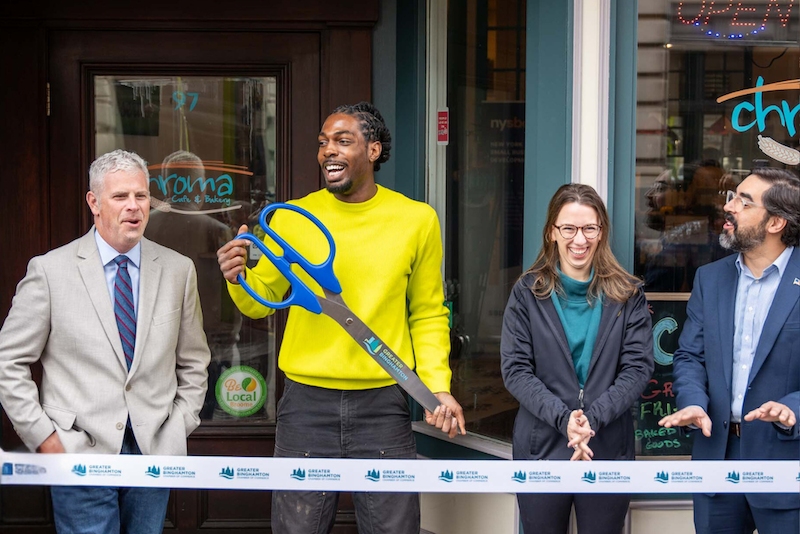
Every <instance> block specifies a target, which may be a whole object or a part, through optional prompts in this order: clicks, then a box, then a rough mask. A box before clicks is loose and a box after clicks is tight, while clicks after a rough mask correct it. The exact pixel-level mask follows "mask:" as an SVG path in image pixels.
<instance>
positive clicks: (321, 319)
mask: <svg viewBox="0 0 800 534" xmlns="http://www.w3.org/2000/svg"><path fill="white" fill-rule="evenodd" d="M390 149H391V135H390V133H389V129H388V128H387V127H386V124H385V123H384V121H383V117H381V115H380V113H379V112H378V110H377V109H375V107H374V106H372V105H371V104H369V103H366V102H361V103H360V104H356V105H354V106H340V107H338V108H336V109H335V110H334V112H333V113H332V114H331V115H330V116H329V117H328V118H327V120H326V121H325V124H324V125H323V127H322V130H321V131H320V133H319V152H318V154H317V159H318V161H319V164H320V167H322V173H323V175H324V177H325V181H326V185H327V187H326V189H323V190H320V191H317V192H316V193H312V194H310V195H308V196H306V197H304V198H302V199H299V200H297V201H293V203H295V204H297V205H298V206H301V207H303V208H305V209H306V210H308V211H309V212H310V213H312V214H313V215H315V216H316V217H317V218H319V220H320V221H322V223H323V224H324V225H325V226H326V227H327V228H328V230H329V231H330V233H331V235H332V236H333V239H334V242H335V243H336V257H335V260H334V272H335V273H336V276H337V277H338V279H339V281H340V283H341V285H342V297H343V298H344V299H345V302H347V304H348V306H349V307H350V308H351V309H352V310H353V311H354V312H355V314H356V315H358V317H360V318H361V319H362V320H363V321H364V322H365V323H366V324H367V325H369V326H370V328H372V329H373V330H374V331H375V332H376V333H377V334H378V335H379V336H380V338H381V339H382V340H383V341H384V342H386V343H387V344H388V345H389V346H390V347H392V349H393V350H394V351H395V352H396V353H397V355H398V356H400V358H401V359H402V360H403V361H404V362H406V363H407V364H408V365H409V366H411V367H412V368H415V370H416V373H417V374H418V375H419V377H420V379H422V381H423V382H424V383H425V385H427V386H428V387H429V388H430V389H431V391H433V392H434V393H435V395H436V397H437V398H438V399H439V401H440V402H441V405H440V406H439V407H438V408H436V411H435V412H434V413H430V412H427V411H426V413H425V416H426V421H427V422H428V424H431V425H433V426H436V427H437V428H440V429H441V430H442V431H443V432H445V433H447V434H449V435H450V437H453V436H455V434H456V433H457V432H458V430H459V428H460V430H461V433H465V432H466V430H465V428H464V425H465V423H464V415H463V411H462V409H461V406H460V405H459V404H458V402H456V400H455V399H454V398H453V396H452V395H450V393H449V390H450V375H451V373H450V368H449V365H448V355H449V352H450V341H449V332H448V320H447V308H446V307H445V306H444V305H443V298H444V293H443V290H442V279H441V262H442V243H441V237H440V230H439V221H438V219H437V217H436V213H435V212H434V211H433V209H432V208H431V207H430V206H428V205H426V204H423V203H420V202H416V201H413V200H410V199H408V198H406V197H405V196H403V195H401V194H399V193H396V192H394V191H391V190H389V189H386V188H383V187H381V186H379V185H377V184H376V183H375V176H374V172H375V171H377V170H378V169H379V168H380V165H381V163H383V162H385V161H387V160H388V159H389V152H390ZM270 226H271V227H272V228H273V229H274V230H275V231H276V232H277V233H278V235H280V236H281V237H283V238H284V239H285V240H286V241H287V242H288V243H289V244H290V245H292V246H293V247H294V248H295V249H296V250H297V251H298V252H299V253H300V254H302V255H303V256H305V257H306V258H307V259H308V260H309V261H311V262H312V263H321V262H322V261H324V260H325V258H327V256H328V253H329V250H328V244H327V241H326V240H325V237H324V236H323V235H322V233H321V232H320V231H319V230H318V229H317V228H316V227H315V226H314V225H313V223H311V222H310V221H308V220H307V219H305V218H303V217H302V216H300V215H298V214H296V213H294V212H290V211H287V210H280V211H278V212H277V213H276V214H275V215H274V216H273V219H272V221H271V223H270ZM246 231H247V226H242V227H241V228H240V229H239V233H240V234H241V233H243V232H246ZM265 242H266V244H267V245H268V246H270V247H271V248H272V249H273V250H275V251H276V252H280V249H279V247H277V245H275V243H273V242H272V241H271V240H270V239H269V238H267V239H266V241H265ZM248 245H249V242H248V241H246V240H241V239H234V240H232V241H231V242H229V243H227V244H226V245H225V246H223V247H222V248H221V249H220V250H219V251H218V253H217V256H218V259H219V264H220V269H221V270H222V273H223V275H224V277H225V279H226V280H227V281H228V291H229V292H230V295H231V297H232V298H233V301H234V302H235V303H236V305H237V306H238V307H239V309H240V310H241V311H242V313H244V314H245V315H247V316H248V317H253V318H259V317H264V316H266V315H268V314H270V313H272V312H273V310H271V309H269V308H265V307H263V306H261V305H260V304H258V303H257V302H255V301H254V300H253V299H251V298H250V296H249V295H247V293H246V292H245V291H244V289H243V288H242V287H241V286H239V284H238V283H237V282H236V277H237V275H239V274H242V275H243V276H244V277H245V278H246V280H247V283H248V284H249V285H250V286H251V287H252V288H253V289H254V290H255V291H256V292H258V293H259V294H261V295H263V296H264V297H265V298H266V299H267V300H271V301H280V300H283V296H284V295H285V294H286V293H287V291H288V290H289V283H288V281H287V280H286V279H285V278H283V277H282V276H281V274H280V273H279V272H278V270H277V269H276V268H275V267H274V266H273V265H272V264H271V263H270V262H269V261H268V260H267V259H262V261H259V263H258V264H257V265H256V266H255V267H254V268H253V269H248V268H246V266H245V262H246V258H247V257H246V248H245V247H247V246H248ZM295 272H296V273H297V274H298V275H299V276H300V278H301V279H302V280H303V281H304V282H305V283H306V284H308V286H309V287H311V288H312V289H314V291H315V292H316V293H317V294H319V295H322V289H321V288H320V287H319V285H318V284H317V283H316V282H314V281H313V280H312V279H311V277H309V276H308V275H307V274H306V273H305V272H303V271H302V270H300V269H296V270H295ZM278 366H279V367H280V369H281V370H282V371H283V372H284V373H285V374H286V386H285V388H284V392H283V397H282V398H281V400H280V402H279V404H278V425H277V435H276V438H275V441H276V443H275V456H277V457H327V458H414V457H416V445H415V442H414V436H413V433H412V431H411V418H410V413H409V409H408V403H407V398H406V396H405V394H404V392H403V390H401V389H400V387H399V386H398V385H397V383H396V382H395V381H394V380H393V379H392V378H391V377H390V376H389V375H388V374H387V373H386V371H384V370H383V369H382V368H381V367H380V365H378V363H377V362H375V361H374V360H373V359H372V358H370V357H369V355H367V354H366V353H365V352H364V350H363V349H362V348H361V347H360V346H359V345H358V344H357V343H356V342H355V341H353V339H352V338H351V337H350V336H349V335H348V334H347V333H346V332H345V331H344V329H342V328H341V327H340V326H339V325H338V324H337V323H336V322H334V321H333V320H332V319H330V318H329V317H327V316H325V315H315V314H313V313H310V312H308V311H306V310H304V309H302V308H300V307H298V306H294V307H292V308H291V311H290V312H289V319H288V322H287V325H286V332H285V333H284V337H283V343H282V345H281V350H280V355H279V358H278ZM353 501H354V504H355V509H356V520H357V522H358V525H359V532H362V533H373V532H375V533H377V532H392V533H397V534H406V533H408V534H411V533H414V534H418V533H419V528H420V526H419V497H418V495H417V494H416V493H355V494H354V495H353ZM337 502H338V495H337V494H336V493H331V492H297V491H291V492H290V491H275V492H273V495H272V528H273V531H274V532H276V533H277V534H295V533H296V534H317V533H325V532H330V531H331V529H332V527H333V522H334V519H335V515H336V508H337Z"/></svg>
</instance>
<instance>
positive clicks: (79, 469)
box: [72, 464, 86, 477]
mask: <svg viewBox="0 0 800 534" xmlns="http://www.w3.org/2000/svg"><path fill="white" fill-rule="evenodd" d="M72 472H73V473H74V474H76V475H78V476H79V477H85V476H86V466H85V465H81V464H76V465H74V466H72Z"/></svg>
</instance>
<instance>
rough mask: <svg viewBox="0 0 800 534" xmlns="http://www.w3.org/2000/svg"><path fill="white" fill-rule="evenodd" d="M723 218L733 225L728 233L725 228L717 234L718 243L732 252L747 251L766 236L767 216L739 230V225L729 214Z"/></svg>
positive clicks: (757, 244)
mask: <svg viewBox="0 0 800 534" xmlns="http://www.w3.org/2000/svg"><path fill="white" fill-rule="evenodd" d="M725 220H726V221H728V222H729V223H731V224H732V225H733V230H731V231H730V233H728V232H726V231H725V230H723V231H722V233H721V234H719V244H720V245H722V248H727V249H729V250H733V251H734V252H749V251H751V250H753V249H754V248H756V247H757V246H759V245H760V244H761V243H763V242H764V240H765V239H766V238H767V221H768V220H769V218H768V217H765V218H764V220H763V221H762V222H761V224H759V225H758V226H756V227H755V228H749V229H745V230H739V225H738V224H737V223H736V221H734V219H733V217H731V216H730V215H725Z"/></svg>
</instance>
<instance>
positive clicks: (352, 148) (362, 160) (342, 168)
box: [317, 113, 381, 202]
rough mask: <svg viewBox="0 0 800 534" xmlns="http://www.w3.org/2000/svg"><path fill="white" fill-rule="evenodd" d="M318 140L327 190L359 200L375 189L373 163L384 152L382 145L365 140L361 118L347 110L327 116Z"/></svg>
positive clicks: (340, 196)
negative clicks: (349, 113)
mask: <svg viewBox="0 0 800 534" xmlns="http://www.w3.org/2000/svg"><path fill="white" fill-rule="evenodd" d="M318 140H319V151H318V152H317V161H319V165H320V167H322V174H323V176H324V177H325V184H326V186H327V189H328V191H330V192H331V193H334V194H335V195H336V196H337V198H339V199H340V200H344V201H348V202H353V201H358V202H360V201H361V199H360V197H361V196H363V195H364V194H365V192H367V191H372V190H373V189H374V188H375V176H374V171H373V163H374V162H375V161H376V160H377V159H378V156H380V154H381V144H380V143H379V142H378V141H371V142H368V141H367V140H365V139H364V134H363V133H362V132H361V124H360V123H359V121H358V119H357V118H356V117H352V116H350V115H346V114H344V113H336V114H333V115H331V116H330V117H328V119H327V120H326V121H325V124H323V125H322V130H320V132H319V138H318ZM356 198H359V199H358V200H355V199H356ZM364 200H366V199H364Z"/></svg>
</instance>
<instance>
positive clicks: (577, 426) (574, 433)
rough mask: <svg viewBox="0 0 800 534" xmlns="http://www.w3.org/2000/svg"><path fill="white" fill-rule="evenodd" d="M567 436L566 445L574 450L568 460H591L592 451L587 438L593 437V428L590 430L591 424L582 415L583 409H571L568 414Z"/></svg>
mask: <svg viewBox="0 0 800 534" xmlns="http://www.w3.org/2000/svg"><path fill="white" fill-rule="evenodd" d="M567 437H568V438H569V442H568V443H567V447H571V448H573V449H574V450H575V452H573V453H572V458H570V461H571V462H574V461H578V460H583V461H587V462H591V461H592V457H593V456H594V453H593V452H592V449H590V448H589V440H590V439H592V438H593V437H594V430H592V425H590V424H589V419H587V417H586V415H584V413H583V410H573V411H572V412H571V413H570V414H569V422H568V423H567Z"/></svg>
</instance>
